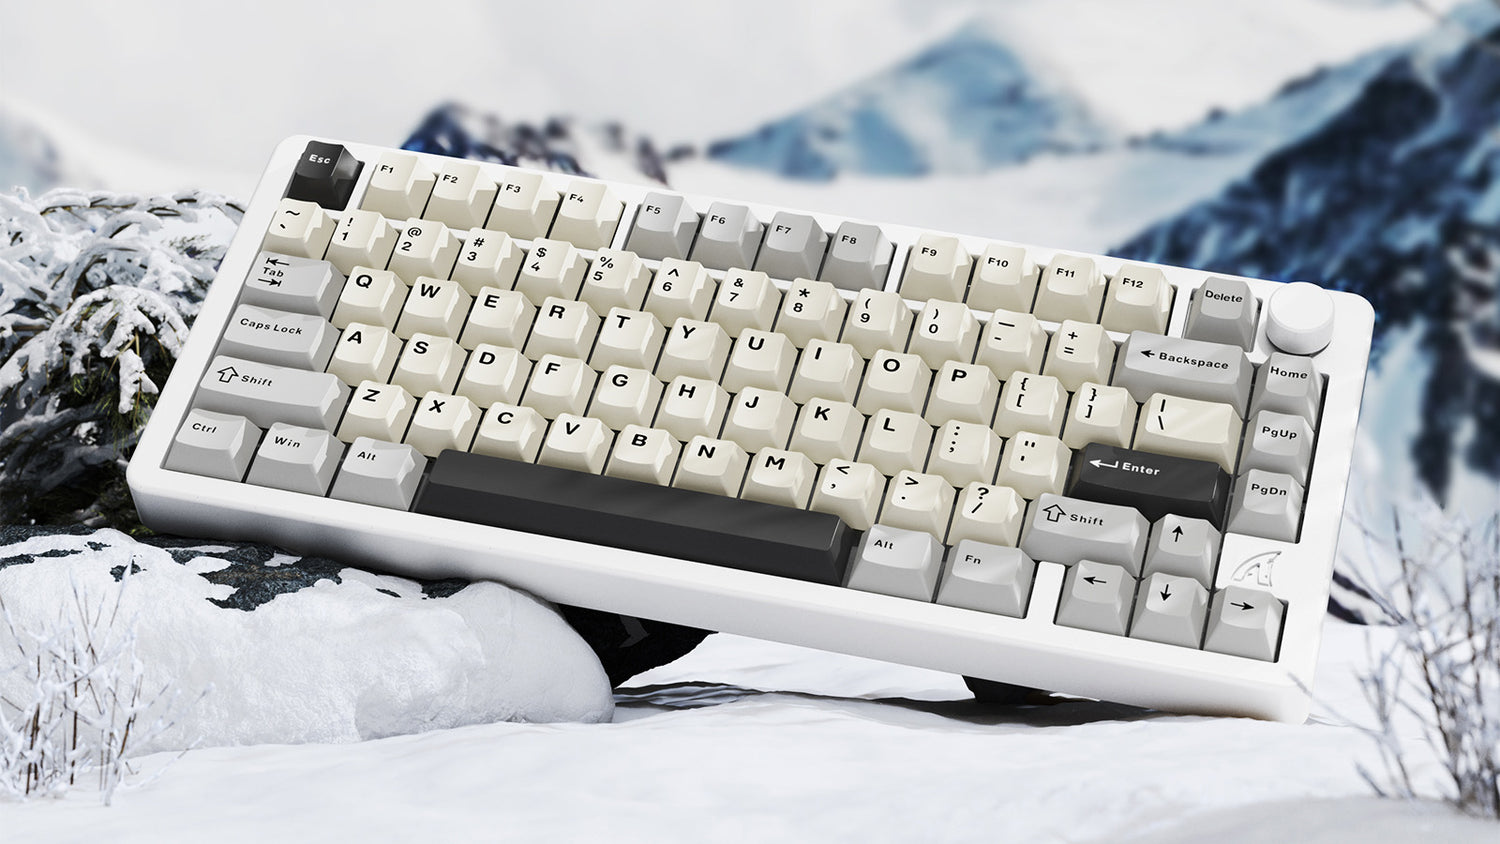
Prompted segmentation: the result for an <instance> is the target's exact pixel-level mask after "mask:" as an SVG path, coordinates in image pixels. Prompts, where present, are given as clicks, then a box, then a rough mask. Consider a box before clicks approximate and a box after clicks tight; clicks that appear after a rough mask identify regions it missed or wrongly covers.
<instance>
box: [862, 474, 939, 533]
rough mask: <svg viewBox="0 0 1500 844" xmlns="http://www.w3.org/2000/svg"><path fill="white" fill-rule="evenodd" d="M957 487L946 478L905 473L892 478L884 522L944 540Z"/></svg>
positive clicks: (885, 506) (882, 517)
mask: <svg viewBox="0 0 1500 844" xmlns="http://www.w3.org/2000/svg"><path fill="white" fill-rule="evenodd" d="M953 498H954V492H953V486H952V485H951V484H949V483H948V481H947V480H946V479H945V478H941V477H939V476H937V475H928V474H924V473H922V472H913V471H910V470H904V471H902V472H899V473H897V474H896V476H895V477H894V478H892V479H891V483H890V486H889V487H887V488H886V493H885V503H884V504H883V505H882V506H881V508H880V523H881V524H883V525H889V526H891V527H898V528H906V529H907V530H920V531H924V532H926V533H930V534H932V535H933V536H936V537H938V538H940V539H941V538H942V537H943V536H944V535H945V534H947V532H948V518H949V516H950V515H952V513H953Z"/></svg>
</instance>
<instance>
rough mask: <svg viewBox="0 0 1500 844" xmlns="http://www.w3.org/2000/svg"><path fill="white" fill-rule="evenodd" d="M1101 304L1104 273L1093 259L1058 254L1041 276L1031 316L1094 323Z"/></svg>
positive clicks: (1053, 320)
mask: <svg viewBox="0 0 1500 844" xmlns="http://www.w3.org/2000/svg"><path fill="white" fill-rule="evenodd" d="M1103 304H1104V274H1103V273H1101V272H1100V271H1099V265H1098V264H1096V263H1094V259H1093V258H1088V257H1085V256H1082V255H1063V254H1059V255H1058V256H1057V257H1055V258H1053V259H1052V263H1051V264H1049V265H1047V269H1046V271H1045V272H1043V273H1042V277H1041V284H1040V286H1039V288H1038V290H1037V294H1036V305H1035V306H1034V307H1033V308H1032V313H1034V314H1036V317H1037V319H1045V320H1051V321H1052V322H1062V321H1063V320H1065V319H1075V320H1078V321H1079V322H1096V321H1098V319H1099V309H1100V308H1101V307H1102V306H1103Z"/></svg>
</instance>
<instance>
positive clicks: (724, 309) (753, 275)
mask: <svg viewBox="0 0 1500 844" xmlns="http://www.w3.org/2000/svg"><path fill="white" fill-rule="evenodd" d="M780 307H781V290H780V289H779V288H778V287H777V286H776V285H774V284H772V283H771V277H770V276H768V275H766V274H765V273H762V272H755V271H752V270H730V271H729V272H727V273H725V274H724V283H723V284H720V285H719V292H718V295H717V296H715V298H714V308H713V317H714V322H717V323H718V324H720V325H722V326H724V330H725V331H728V332H729V333H730V334H732V335H733V334H739V333H740V332H742V331H744V330H745V329H747V328H755V329H759V330H761V331H770V330H771V326H772V325H774V324H775V323H776V311H777V310H778V309H779V308H780Z"/></svg>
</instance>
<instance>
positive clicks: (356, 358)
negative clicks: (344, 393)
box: [327, 322, 401, 384]
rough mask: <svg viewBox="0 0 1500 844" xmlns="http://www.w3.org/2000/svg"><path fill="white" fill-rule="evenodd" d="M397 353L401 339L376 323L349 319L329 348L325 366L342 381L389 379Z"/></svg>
mask: <svg viewBox="0 0 1500 844" xmlns="http://www.w3.org/2000/svg"><path fill="white" fill-rule="evenodd" d="M400 355H401V338H400V337H397V336H396V335H395V334H393V333H391V332H389V331H387V330H385V329H384V328H381V327H380V326H378V325H365V324H364V323H360V322H351V323H349V325H348V326H346V327H345V328H344V333H343V334H342V335H340V336H339V341H338V343H337V344H336V345H335V346H334V347H333V355H332V357H331V358H330V360H329V361H328V366H327V369H328V371H329V372H331V373H333V374H334V375H337V376H338V377H339V378H340V379H341V380H343V382H344V383H345V384H358V383H359V382H361V381H380V382H385V381H388V380H390V377H391V371H392V370H393V369H395V368H396V359H397V358H398V357H399V356H400Z"/></svg>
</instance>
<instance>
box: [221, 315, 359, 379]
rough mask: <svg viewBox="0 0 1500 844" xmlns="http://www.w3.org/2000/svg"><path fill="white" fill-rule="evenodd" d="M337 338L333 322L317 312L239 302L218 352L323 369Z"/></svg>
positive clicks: (275, 362) (263, 361) (279, 364)
mask: <svg viewBox="0 0 1500 844" xmlns="http://www.w3.org/2000/svg"><path fill="white" fill-rule="evenodd" d="M337 339H338V332H337V331H335V330H334V329H333V325H332V324H330V323H329V322H328V320H326V319H323V318H322V317H320V316H312V315H309V314H293V313H287V312H286V311H275V310H271V309H270V308H257V307H256V306H254V305H240V306H239V307H238V308H235V310H234V315H233V316H232V317H230V319H229V326H228V327H227V328H225V329H224V337H223V339H221V340H220V341H219V354H222V355H232V356H234V357H239V358H246V359H249V360H258V361H260V362H262V363H274V364H276V365H277V366H294V367H296V368H298V369H315V370H323V369H326V368H327V367H328V358H329V357H330V356H332V355H333V344H334V341H335V340H337Z"/></svg>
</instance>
